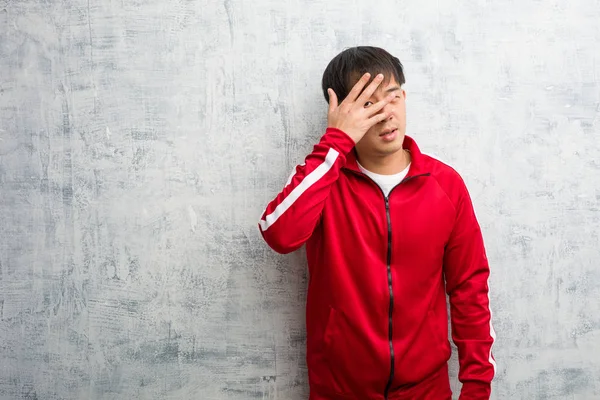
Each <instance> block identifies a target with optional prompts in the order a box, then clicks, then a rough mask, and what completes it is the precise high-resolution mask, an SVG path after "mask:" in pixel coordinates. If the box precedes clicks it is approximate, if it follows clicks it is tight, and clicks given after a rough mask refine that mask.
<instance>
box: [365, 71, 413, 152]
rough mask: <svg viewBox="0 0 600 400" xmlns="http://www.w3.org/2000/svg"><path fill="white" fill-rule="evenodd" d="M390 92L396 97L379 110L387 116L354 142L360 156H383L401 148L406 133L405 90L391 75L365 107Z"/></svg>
mask: <svg viewBox="0 0 600 400" xmlns="http://www.w3.org/2000/svg"><path fill="white" fill-rule="evenodd" d="M391 93H393V94H395V96H396V97H394V99H393V100H392V101H390V102H389V103H388V104H386V106H385V107H383V109H382V110H381V111H379V112H380V113H389V114H390V115H389V117H388V118H387V119H386V120H385V121H382V122H380V123H378V124H376V125H374V126H373V127H371V129H369V130H368V131H367V133H366V134H365V136H363V138H362V139H361V140H360V141H359V142H358V143H357V144H356V150H357V152H358V154H359V155H360V156H361V157H385V156H387V155H390V154H394V153H396V152H397V151H398V150H401V149H402V143H403V142H404V135H405V133H406V102H405V100H406V92H405V91H404V89H402V88H401V87H400V85H399V84H398V83H397V82H396V80H395V79H394V77H393V76H392V77H390V79H389V80H388V81H386V80H384V81H383V82H382V83H381V85H379V87H378V88H377V90H376V91H375V93H373V95H372V96H371V98H370V99H369V101H368V102H367V103H366V104H365V107H369V106H371V105H373V104H375V103H377V102H378V101H380V100H383V99H384V98H385V97H386V96H387V95H389V94H391Z"/></svg>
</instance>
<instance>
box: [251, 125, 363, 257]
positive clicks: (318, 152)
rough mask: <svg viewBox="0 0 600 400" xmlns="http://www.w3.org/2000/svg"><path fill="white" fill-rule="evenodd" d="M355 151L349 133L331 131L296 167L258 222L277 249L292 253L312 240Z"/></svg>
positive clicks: (328, 129) (332, 129)
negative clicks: (333, 189)
mask: <svg viewBox="0 0 600 400" xmlns="http://www.w3.org/2000/svg"><path fill="white" fill-rule="evenodd" d="M353 148H354V141H353V140H352V139H351V138H350V137H349V136H348V135H347V134H346V133H344V132H342V131H341V130H339V129H335V128H327V130H326V131H325V134H324V135H323V137H322V138H321V140H320V141H319V143H318V144H316V145H315V146H314V149H313V151H312V153H310V154H309V155H308V156H307V157H306V159H305V161H304V163H303V164H301V165H298V166H297V167H296V170H295V173H293V174H292V176H290V179H289V180H288V183H287V184H286V185H285V187H284V188H283V190H282V191H281V192H280V193H279V194H278V195H277V197H275V199H273V200H272V201H271V202H270V203H269V204H268V205H267V208H266V210H265V211H264V213H263V215H262V217H261V219H260V221H259V223H258V227H259V229H260V232H261V234H262V236H263V238H264V239H265V241H266V242H267V244H268V245H269V246H270V247H271V248H272V249H273V250H275V251H276V252H278V253H282V254H285V253H290V252H292V251H294V250H296V249H298V248H300V247H301V246H302V245H303V244H304V243H305V242H306V241H307V240H308V239H309V238H310V236H311V235H312V233H313V231H314V229H315V227H316V226H317V223H318V222H319V220H320V217H321V212H322V211H323V206H324V205H325V201H326V200H327V196H328V195H329V192H330V189H331V186H332V185H333V184H334V183H335V182H336V181H337V179H338V177H339V175H340V168H341V167H342V166H343V165H344V164H345V162H346V156H347V155H348V153H349V152H350V151H352V149H353Z"/></svg>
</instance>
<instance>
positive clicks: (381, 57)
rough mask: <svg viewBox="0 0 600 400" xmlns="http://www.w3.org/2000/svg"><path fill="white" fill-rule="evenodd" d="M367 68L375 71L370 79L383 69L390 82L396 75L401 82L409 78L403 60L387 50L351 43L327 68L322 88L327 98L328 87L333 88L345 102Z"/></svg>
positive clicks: (327, 99)
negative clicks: (405, 73) (351, 45)
mask: <svg viewBox="0 0 600 400" xmlns="http://www.w3.org/2000/svg"><path fill="white" fill-rule="evenodd" d="M367 72H369V73H370V74H371V79H370V81H371V80H373V79H374V78H375V76H377V74H380V73H382V74H383V75H384V80H385V81H386V82H388V81H389V80H390V78H391V77H394V79H395V80H396V82H397V83H398V84H399V85H403V84H404V83H405V82H406V80H405V78H404V69H403V67H402V63H401V62H400V60H399V59H398V58H396V57H394V56H393V55H391V54H390V53H388V52H387V51H386V50H384V49H381V48H379V47H371V46H358V47H351V48H348V49H346V50H344V51H342V52H341V53H340V54H338V55H337V56H335V57H334V58H333V60H331V61H330V62H329V65H327V68H325V72H323V79H322V81H321V88H322V89H323V95H324V96H325V100H326V101H327V102H328V103H329V94H328V93H327V89H328V88H331V89H333V91H334V92H335V94H336V95H337V98H338V101H339V102H340V103H341V102H342V101H343V100H344V99H345V98H346V96H348V93H349V92H350V90H352V87H353V86H354V85H355V84H356V82H358V80H359V79H360V78H361V77H362V76H363V75H364V74H365V73H367ZM370 81H369V82H370ZM365 87H366V86H365Z"/></svg>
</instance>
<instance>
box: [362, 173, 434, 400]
mask: <svg viewBox="0 0 600 400" xmlns="http://www.w3.org/2000/svg"><path fill="white" fill-rule="evenodd" d="M352 172H354V173H356V174H358V175H360V176H363V177H365V178H366V179H367V180H369V181H371V182H373V184H374V185H375V186H377V188H378V189H379V191H380V192H381V195H382V196H383V200H384V201H385V215H386V218H387V226H388V245H387V275H388V290H389V291H390V304H389V313H388V341H389V345H390V376H389V378H388V382H387V384H386V385H385V392H384V394H383V396H384V398H385V400H388V394H389V391H390V388H391V386H392V382H393V381H394V364H395V359H396V356H395V354H394V342H393V338H394V335H393V333H394V330H393V329H394V326H393V321H392V317H393V315H394V290H393V287H392V218H391V216H390V199H389V197H390V195H391V194H392V192H393V191H394V189H396V188H397V187H398V186H400V185H402V184H403V183H405V182H407V181H410V180H411V179H414V178H419V177H421V176H430V175H431V174H430V173H429V172H427V173H425V174H419V175H413V176H407V177H405V178H404V179H402V180H401V181H400V183H398V184H397V185H396V186H394V187H393V188H392V189H391V190H390V192H389V193H388V195H387V196H386V195H385V193H383V190H382V189H381V187H379V185H378V184H377V182H375V181H374V180H373V179H371V178H370V177H369V176H368V175H366V174H363V173H362V172H355V171H352Z"/></svg>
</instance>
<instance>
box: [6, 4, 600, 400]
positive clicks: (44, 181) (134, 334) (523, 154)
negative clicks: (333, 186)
mask: <svg viewBox="0 0 600 400" xmlns="http://www.w3.org/2000/svg"><path fill="white" fill-rule="evenodd" d="M598 21H600V3H598V1H596V0H579V1H567V0H555V1H545V2H540V1H531V0H525V1H519V2H517V1H491V0H486V1H483V0H482V1H471V2H460V1H433V0H421V1H411V2H398V1H395V0H389V1H382V2H377V3H373V2H367V1H357V0H350V1H340V0H328V1H321V0H320V1H303V2H279V1H241V0H240V1H237V0H225V1H223V2H220V1H198V0H195V1H194V0H162V1H148V2H144V1H124V0H123V1H121V0H98V1H90V0H72V1H66V0H65V1H42V0H19V1H17V0H13V1H11V0H0V399H3V400H4V399H51V400H56V399H214V400H217V399H219V400H221V399H240V400H241V399H244V400H245V399H277V400H301V399H306V395H307V386H306V383H307V379H306V366H305V362H304V356H305V350H304V346H305V339H304V310H303V308H304V301H305V293H304V292H305V288H306V283H307V275H306V270H305V268H304V262H305V259H304V256H303V255H302V254H301V253H296V254H292V255H289V256H279V255H276V254H274V253H273V252H272V251H270V250H269V249H268V248H267V247H266V245H265V244H263V242H262V240H261V238H260V237H259V234H258V230H257V228H256V223H257V221H258V218H259V216H260V214H261V212H262V210H263V208H264V206H265V205H266V203H267V201H268V200H270V199H271V198H272V197H273V196H274V195H275V194H276V193H277V192H278V191H279V190H280V188H281V187H282V185H283V184H284V182H285V179H286V178H287V176H288V175H289V173H290V171H291V169H292V167H293V166H294V165H295V164H296V163H299V162H301V161H302V160H303V158H304V155H305V154H306V153H307V152H308V151H309V150H310V149H311V147H312V144H313V143H314V142H315V141H316V140H318V138H319V137H320V135H321V134H322V132H323V130H324V128H325V122H326V119H325V103H324V101H323V99H322V95H321V93H320V88H319V82H320V78H321V73H322V71H323V69H324V68H325V66H326V64H327V62H328V61H329V60H330V59H331V58H332V57H333V56H334V55H335V54H337V53H338V52H339V51H340V50H342V49H343V48H345V47H347V46H353V45H357V44H370V45H378V46H382V47H385V48H387V49H388V50H390V51H391V52H392V53H394V54H395V55H397V56H398V57H399V58H400V59H401V60H402V61H403V63H404V64H405V67H406V75H407V80H408V83H407V85H406V89H407V92H408V98H407V101H408V103H407V104H408V106H407V107H408V119H409V121H408V125H409V126H408V132H409V134H410V135H412V136H413V137H415V138H416V139H417V141H418V143H419V144H420V146H421V148H422V149H423V150H425V151H428V152H432V153H435V154H437V155H438V156H439V157H441V158H442V159H444V160H446V161H447V162H449V163H451V164H452V165H453V166H455V167H456V168H457V169H458V170H459V171H460V172H461V173H462V174H463V176H464V177H465V180H466V181H467V184H468V186H469V188H470V190H471V193H472V196H473V199H474V204H475V207H476V211H477V214H478V216H479V218H480V221H481V225H482V228H483V231H484V235H485V239H486V243H487V247H488V253H489V259H490V261H491V264H492V268H493V276H492V280H491V285H492V302H493V303H492V305H493V309H494V311H495V314H494V316H495V327H496V330H497V334H498V340H497V343H496V347H495V354H496V358H497V362H498V375H497V379H496V381H495V385H494V397H493V398H494V399H511V400H513V399H527V400H532V399H600V269H599V268H598V265H599V264H600V238H599V234H600V228H599V223H600V211H599V210H600V144H599V141H600V139H599V137H598V135H599V134H600V132H599V128H600V51H598V43H599V42H600V28H599V26H600V25H599V24H598ZM456 373H457V367H456V359H455V358H454V359H453V360H452V377H453V387H454V388H455V389H456V388H458V384H457V382H456V378H455V376H456Z"/></svg>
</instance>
